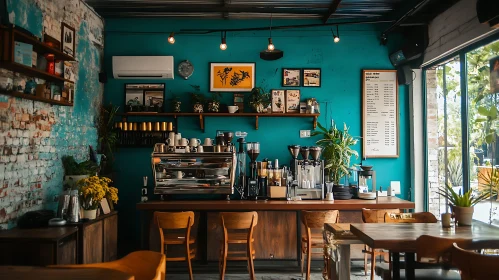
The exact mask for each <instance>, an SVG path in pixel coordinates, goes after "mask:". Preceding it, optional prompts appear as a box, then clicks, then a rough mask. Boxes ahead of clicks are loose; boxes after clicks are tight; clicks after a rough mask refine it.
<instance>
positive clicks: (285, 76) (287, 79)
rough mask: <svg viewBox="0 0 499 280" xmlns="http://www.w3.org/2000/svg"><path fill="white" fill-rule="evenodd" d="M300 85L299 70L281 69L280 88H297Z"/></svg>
mask: <svg viewBox="0 0 499 280" xmlns="http://www.w3.org/2000/svg"><path fill="white" fill-rule="evenodd" d="M300 84H301V69H299V68H282V86H283V87H299V86H300Z"/></svg>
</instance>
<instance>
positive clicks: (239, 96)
mask: <svg viewBox="0 0 499 280" xmlns="http://www.w3.org/2000/svg"><path fill="white" fill-rule="evenodd" d="M234 105H235V106H237V107H238V108H239V110H238V112H239V113H242V112H244V94H243V93H234Z"/></svg>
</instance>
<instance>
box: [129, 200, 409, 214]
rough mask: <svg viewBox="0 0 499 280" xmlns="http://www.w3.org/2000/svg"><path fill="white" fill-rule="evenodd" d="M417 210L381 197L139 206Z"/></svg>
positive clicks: (146, 204)
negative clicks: (369, 198) (372, 198)
mask: <svg viewBox="0 0 499 280" xmlns="http://www.w3.org/2000/svg"><path fill="white" fill-rule="evenodd" d="M362 208H369V209H395V208H399V209H413V208H414V202H411V201H407V200H403V199H400V198H397V197H380V198H379V199H378V200H375V199H374V200H363V199H350V200H334V201H324V200H302V201H285V200H267V201H263V200H258V201H250V200H230V201H227V200H177V201H149V202H144V203H137V209H138V210H155V211H298V210H361V209H362Z"/></svg>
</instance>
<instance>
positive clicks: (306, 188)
mask: <svg viewBox="0 0 499 280" xmlns="http://www.w3.org/2000/svg"><path fill="white" fill-rule="evenodd" d="M288 150H289V152H290V153H291V157H292V159H291V162H290V166H291V173H292V175H293V183H292V187H291V190H290V191H291V192H294V197H300V198H301V199H322V198H324V185H325V181H324V161H323V160H321V159H320V156H321V152H322V148H321V147H316V146H314V147H301V146H299V145H289V146H288ZM298 155H301V159H298ZM309 156H311V157H312V158H311V159H309ZM291 196H292V197H293V195H291Z"/></svg>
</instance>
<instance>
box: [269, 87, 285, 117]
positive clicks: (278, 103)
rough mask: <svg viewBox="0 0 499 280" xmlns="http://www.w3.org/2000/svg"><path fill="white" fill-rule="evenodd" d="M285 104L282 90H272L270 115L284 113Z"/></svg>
mask: <svg viewBox="0 0 499 280" xmlns="http://www.w3.org/2000/svg"><path fill="white" fill-rule="evenodd" d="M285 103H286V102H285V99H284V90H282V89H274V90H272V113H284V110H285V106H286V104H285Z"/></svg>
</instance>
